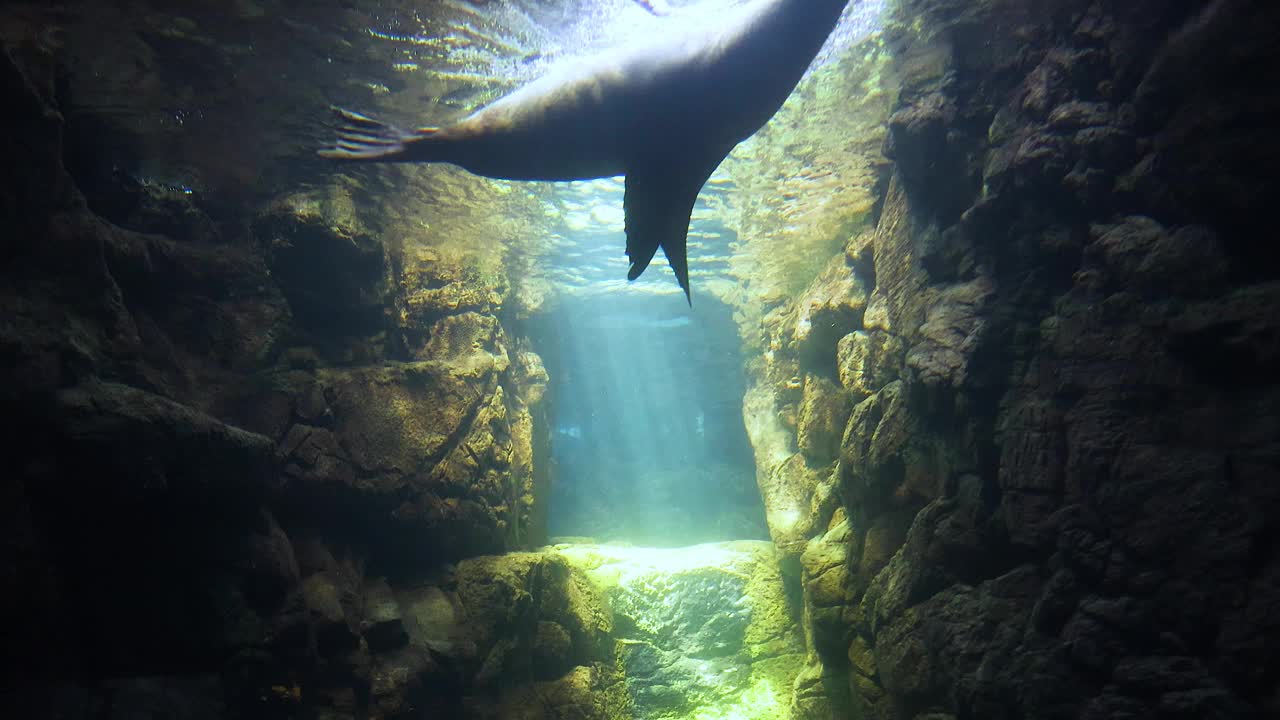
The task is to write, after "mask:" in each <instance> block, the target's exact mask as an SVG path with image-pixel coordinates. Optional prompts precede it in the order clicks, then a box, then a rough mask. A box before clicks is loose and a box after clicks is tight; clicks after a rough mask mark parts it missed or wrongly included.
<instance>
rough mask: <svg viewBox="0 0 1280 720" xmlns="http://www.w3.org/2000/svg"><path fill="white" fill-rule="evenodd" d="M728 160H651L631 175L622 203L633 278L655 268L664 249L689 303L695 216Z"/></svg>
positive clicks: (632, 170)
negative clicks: (704, 191) (652, 264)
mask: <svg viewBox="0 0 1280 720" xmlns="http://www.w3.org/2000/svg"><path fill="white" fill-rule="evenodd" d="M723 159H724V158H723V156H721V157H720V158H717V159H716V161H715V162H713V163H710V167H708V166H707V163H689V162H681V163H676V162H669V163H668V162H655V161H651V162H648V163H646V164H644V165H642V166H640V167H637V168H632V169H631V170H629V171H628V172H627V190H626V194H625V196H624V198H623V201H622V204H623V207H624V209H625V212H626V221H627V257H628V258H630V259H631V269H630V270H629V271H628V272H627V279H628V280H635V279H636V278H638V277H640V274H641V273H643V272H644V271H645V268H647V267H649V262H650V261H651V260H653V254H654V253H655V252H657V251H658V248H662V252H663V254H665V255H666V256H667V263H669V264H670V265H671V269H672V270H674V271H675V274H676V281H677V282H679V283H680V288H681V289H682V290H684V296H685V299H686V300H688V301H689V304H690V305H692V304H693V300H692V298H691V297H690V295H689V261H688V257H687V254H686V243H687V241H688V237H689V217H690V216H691V215H693V203H694V201H696V200H697V199H698V191H699V190H701V189H702V186H703V184H704V183H706V181H707V178H708V177H710V175H711V171H712V170H714V169H715V168H716V165H719V164H720V160H723Z"/></svg>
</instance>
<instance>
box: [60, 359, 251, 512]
mask: <svg viewBox="0 0 1280 720" xmlns="http://www.w3.org/2000/svg"><path fill="white" fill-rule="evenodd" d="M55 402H56V404H55V406H54V416H53V419H54V422H55V424H56V427H58V428H60V431H61V432H63V433H65V435H66V440H67V442H68V444H69V448H68V449H69V450H71V451H72V452H74V453H75V454H76V455H77V456H78V458H77V460H78V462H80V463H87V464H88V463H91V464H93V465H96V466H97V467H98V470H99V472H105V473H109V474H111V475H113V476H116V477H119V478H121V479H127V482H128V483H129V485H127V486H125V485H120V486H115V487H110V488H102V490H105V491H107V492H108V493H111V494H118V495H119V497H121V498H123V497H136V496H137V495H138V494H145V493H148V492H150V493H161V494H164V493H172V494H173V495H174V496H186V497H201V496H205V497H208V496H216V495H223V494H234V493H245V492H248V493H262V492H264V491H265V490H266V488H267V484H268V482H269V478H270V475H271V471H272V469H273V463H272V448H273V446H274V443H272V442H271V441H270V440H269V439H268V438H264V437H262V436H261V435H255V434H253V433H250V432H246V431H244V430H241V429H239V428H235V427H231V426H229V425H225V424H223V423H221V422H219V421H218V420H216V419H215V418H212V417H210V416H208V415H205V414H204V413H201V412H198V411H196V410H193V409H191V408H188V407H185V406H183V405H180V404H178V403H176V402H173V401H172V400H169V399H167V398H163V397H160V396H158V395H154V394H152V393H149V392H146V391H145V390H140V389H138V388H133V387H129V386H127V385H121V384H118V383H107V382H89V383H85V384H82V385H77V386H75V387H72V388H67V389H66V390H63V391H61V392H59V393H58V394H57V398H56V401H55Z"/></svg>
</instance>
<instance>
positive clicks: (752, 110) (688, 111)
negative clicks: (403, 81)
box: [320, 0, 849, 302]
mask: <svg viewBox="0 0 1280 720" xmlns="http://www.w3.org/2000/svg"><path fill="white" fill-rule="evenodd" d="M848 2H849V0H750V1H749V2H747V3H745V4H743V5H739V6H737V7H735V8H733V9H731V10H728V11H725V12H720V13H717V14H716V15H715V16H714V20H713V21H712V22H706V21H703V22H692V21H691V22H687V23H683V24H682V26H681V27H679V28H673V30H672V31H671V32H667V33H663V34H661V35H660V36H658V37H650V38H647V39H645V40H642V41H639V42H635V43H631V44H627V45H623V46H621V47H617V48H613V49H611V50H610V51H608V52H605V53H602V54H599V55H595V56H591V57H588V58H583V59H579V60H575V61H570V62H567V63H564V64H561V65H558V66H557V67H554V68H553V69H552V70H551V71H549V72H548V73H547V74H546V75H543V76H542V77H540V78H538V79H537V80H534V81H533V82H531V83H529V84H528V85H525V86H524V87H522V88H520V89H518V90H516V91H514V92H512V93H511V94H509V95H506V96H505V97H502V98H500V99H498V100H496V101H495V102H493V103H492V104H490V105H488V106H486V107H483V108H481V109H480V110H477V111H476V112H474V113H472V114H471V115H468V116H467V117H465V118H463V119H461V120H460V121H458V122H457V123H455V124H452V125H448V126H445V127H422V128H418V129H415V130H408V131H405V130H400V129H398V128H396V127H393V126H391V125H388V124H385V123H383V122H380V121H378V120H376V119H374V118H372V117H369V116H367V115H363V114H360V113H357V112H352V111H350V110H345V109H342V108H334V112H335V114H336V115H337V117H338V120H339V123H340V127H339V131H338V133H339V134H338V140H337V142H336V143H335V144H334V146H333V147H331V148H328V149H325V150H321V151H320V155H321V156H323V157H326V158H333V159H337V160H349V161H382V162H444V163H450V164H453V165H457V166H460V167H462V168H464V169H465V170H468V171H469V172H472V173H475V174H477V175H482V176H485V177H490V178H496V179H503V180H551V181H558V180H587V179H593V178H602V177H613V176H616V175H625V176H626V189H625V192H624V195H623V208H624V215H625V223H626V234H627V257H628V259H629V260H630V269H629V270H628V272H627V279H628V280H635V279H636V278H637V277H639V276H640V274H641V273H643V272H644V270H645V268H647V267H648V266H649V263H650V261H651V260H652V259H653V256H654V253H656V252H657V250H658V248H662V250H663V252H664V253H665V255H666V257H667V261H668V263H669V264H670V265H671V268H672V270H673V271H674V272H675V275H676V280H677V282H678V283H679V284H680V287H681V289H682V290H684V293H685V298H686V299H687V300H689V301H690V302H692V298H691V296H690V292H689V264H688V258H687V255H686V252H687V250H686V242H687V237H688V232H689V218H690V216H691V215H692V213H693V204H694V201H695V200H696V199H697V197H698V192H699V191H700V190H701V189H702V186H703V185H704V184H705V183H706V181H707V178H708V177H710V175H711V173H712V172H713V171H714V170H715V169H716V166H718V165H719V164H720V163H721V161H723V160H724V158H725V156H726V155H728V154H729V151H730V150H732V149H733V148H734V146H736V145H737V144H738V143H740V142H742V141H743V140H745V139H747V138H748V137H750V136H751V135H753V134H755V132H756V131H757V130H759V129H760V128H761V127H762V126H763V125H764V124H765V123H766V122H768V121H769V119H770V118H771V117H773V115H774V113H776V112H777V111H778V108H780V107H782V103H783V102H784V101H785V100H786V99H787V97H788V96H789V95H790V94H791V91H792V90H794V89H795V86H796V84H797V83H798V82H800V78H801V77H803V76H804V72H805V70H806V69H807V68H808V67H809V64H810V63H811V62H812V61H813V58H814V57H815V56H816V55H817V54H818V51H819V50H820V49H821V48H822V45H823V43H824V42H825V41H826V38H827V36H828V35H830V34H831V31H832V30H833V29H834V28H835V25H836V23H837V22H838V21H839V19H840V15H841V13H842V12H843V11H844V8H845V6H846V5H847V4H848ZM667 22H674V20H668V21H667Z"/></svg>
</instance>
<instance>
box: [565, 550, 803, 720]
mask: <svg viewBox="0 0 1280 720" xmlns="http://www.w3.org/2000/svg"><path fill="white" fill-rule="evenodd" d="M556 552H558V553H559V554H561V555H562V556H563V557H564V558H566V559H567V560H568V561H569V562H570V563H571V564H572V565H573V566H574V567H576V568H580V569H581V571H582V572H585V573H586V575H587V576H588V577H590V578H591V580H592V582H593V583H595V584H596V586H597V587H599V588H601V591H602V593H603V596H604V597H605V598H607V601H608V604H609V606H610V607H611V608H612V611H613V616H614V620H613V622H614V627H615V628H616V629H615V637H616V638H617V640H618V642H619V643H620V645H619V659H620V666H619V667H620V669H621V671H622V672H623V673H624V674H625V678H626V686H627V688H628V693H629V694H630V697H631V699H632V703H633V707H634V712H635V716H636V717H643V718H675V717H692V716H698V715H705V716H709V717H719V716H722V715H723V716H733V717H747V718H760V719H761V720H763V719H764V718H790V717H792V715H791V712H790V709H789V705H790V689H791V686H792V683H793V682H794V679H795V677H796V674H797V673H798V672H799V669H800V667H801V666H802V664H803V657H804V656H803V645H802V642H801V638H800V635H799V632H798V627H797V625H796V621H795V619H794V617H793V615H792V611H791V609H790V607H789V605H788V600H787V597H786V590H785V587H784V580H783V575H782V569H781V567H780V565H779V558H778V555H777V554H776V552H775V550H774V549H773V545H772V544H770V543H766V542H736V543H716V544H707V545H695V546H692V547H687V548H671V549H654V548H628V547H618V546H608V545H565V546H557V548H556Z"/></svg>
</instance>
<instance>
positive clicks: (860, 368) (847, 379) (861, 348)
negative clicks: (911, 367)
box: [836, 330, 903, 401]
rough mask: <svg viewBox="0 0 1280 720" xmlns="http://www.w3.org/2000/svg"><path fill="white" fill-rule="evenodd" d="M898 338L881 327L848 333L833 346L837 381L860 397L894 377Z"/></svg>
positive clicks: (898, 348)
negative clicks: (880, 328) (837, 372)
mask: <svg viewBox="0 0 1280 720" xmlns="http://www.w3.org/2000/svg"><path fill="white" fill-rule="evenodd" d="M902 351H903V347H902V340H901V339H900V338H898V337H897V336H896V335H892V334H890V333H887V332H885V331H883V330H868V331H866V332H863V331H861V330H859V331H857V332H852V333H849V334H848V335H845V336H844V337H842V338H840V342H839V343H838V344H837V346H836V367H837V368H838V370H839V373H840V384H841V385H842V386H844V388H845V389H846V390H848V391H850V392H851V393H853V396H854V398H855V400H857V401H861V400H862V399H863V398H865V397H866V396H868V395H871V394H872V393H875V392H877V391H878V390H880V388H882V387H884V386H885V385H887V384H889V383H890V382H892V381H893V380H895V379H897V377H898V374H899V373H900V371H901V368H900V360H899V355H901V353H902Z"/></svg>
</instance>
